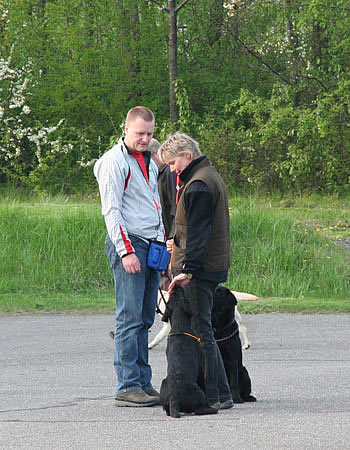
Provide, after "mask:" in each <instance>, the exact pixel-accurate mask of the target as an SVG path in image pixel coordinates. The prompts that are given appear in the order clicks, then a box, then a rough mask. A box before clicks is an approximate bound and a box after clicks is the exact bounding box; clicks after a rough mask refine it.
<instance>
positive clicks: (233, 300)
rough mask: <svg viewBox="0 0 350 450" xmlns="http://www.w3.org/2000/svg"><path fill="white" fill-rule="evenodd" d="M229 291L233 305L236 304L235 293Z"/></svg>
mask: <svg viewBox="0 0 350 450" xmlns="http://www.w3.org/2000/svg"><path fill="white" fill-rule="evenodd" d="M229 292H230V294H231V298H232V302H233V305H234V306H236V305H237V303H238V302H237V298H236V296H235V294H234V293H233V292H232V291H229Z"/></svg>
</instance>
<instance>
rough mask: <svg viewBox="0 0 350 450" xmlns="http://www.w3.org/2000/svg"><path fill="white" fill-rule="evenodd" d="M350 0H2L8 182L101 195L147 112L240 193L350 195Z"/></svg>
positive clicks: (1, 158)
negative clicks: (130, 122) (109, 153)
mask: <svg viewBox="0 0 350 450" xmlns="http://www.w3.org/2000/svg"><path fill="white" fill-rule="evenodd" d="M349 30H350V7H349V2H348V0H337V1H335V2H332V3H326V2H324V0H249V1H248V0H241V1H240V0H231V1H227V2H224V1H222V0H201V1H198V0H184V1H179V2H177V3H176V1H174V0H169V1H161V0H158V1H156V0H154V1H147V0H122V1H115V0H113V1H112V0H94V1H89V0H69V1H68V0H35V1H34V0H32V1H24V0H2V1H1V3H0V39H1V45H0V186H2V187H4V186H8V185H9V184H11V185H16V186H23V187H25V188H29V189H31V190H33V191H35V192H37V193H51V194H57V193H64V194H72V193H89V192H92V191H93V192H96V183H95V180H94V179H93V175H92V165H93V162H94V161H95V160H96V158H98V157H99V156H100V155H101V154H102V153H103V152H105V151H106V150H107V149H108V148H110V146H111V145H112V144H113V142H115V141H116V139H118V137H119V136H120V135H121V134H122V125H123V120H124V118H125V115H126V113H127V111H128V109H130V108H131V107H133V106H135V105H139V104H142V105H146V106H148V107H150V108H151V109H152V110H153V111H154V113H155V116H156V122H157V126H156V130H155V137H156V138H157V139H158V140H160V141H162V140H163V139H165V138H166V136H167V134H168V133H170V132H172V131H174V130H181V131H184V132H187V133H189V134H190V135H192V136H193V137H194V138H195V139H197V140H198V141H199V143H200V146H201V148H202V150H203V152H204V153H205V154H207V155H208V156H209V157H210V158H211V159H212V161H213V163H214V164H215V165H216V167H217V168H218V169H219V171H220V173H221V174H222V176H223V177H224V179H225V181H226V183H227V185H228V186H229V187H230V189H231V190H232V191H235V190H237V191H240V190H247V189H249V188H252V189H253V190H257V191H268V192H273V191H278V192H280V193H282V194H283V193H286V192H288V193H290V192H292V193H298V194H300V193H310V192H322V193H323V192H324V193H333V194H334V193H335V194H338V195H342V194H348V193H349V192H350V120H349V118H350V117H349V103H350V33H349Z"/></svg>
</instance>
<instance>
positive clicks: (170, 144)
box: [158, 133, 202, 162]
mask: <svg viewBox="0 0 350 450" xmlns="http://www.w3.org/2000/svg"><path fill="white" fill-rule="evenodd" d="M187 152H188V153H191V156H192V159H196V158H198V157H199V156H201V155H202V152H201V151H200V148H199V144H198V142H197V141H195V140H194V139H193V138H191V137H190V136H188V135H187V134H185V133H175V134H173V135H172V136H169V137H168V139H167V140H166V141H165V142H164V143H163V144H162V145H161V146H160V149H159V151H158V154H159V156H160V158H161V160H162V161H163V162H166V161H169V160H170V159H171V158H173V157H174V156H179V155H182V154H183V153H187Z"/></svg>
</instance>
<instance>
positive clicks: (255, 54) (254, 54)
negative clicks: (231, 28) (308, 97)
mask: <svg viewBox="0 0 350 450" xmlns="http://www.w3.org/2000/svg"><path fill="white" fill-rule="evenodd" d="M230 33H231V32H230ZM231 34H232V33H231ZM233 37H234V39H236V41H237V42H238V43H239V44H241V46H242V47H243V48H244V49H245V50H246V51H247V52H248V53H250V54H251V55H252V56H254V58H256V59H257V60H258V61H259V62H260V63H261V64H263V65H264V66H265V67H267V68H268V69H269V70H270V71H271V72H272V73H274V74H275V75H277V76H278V77H279V78H281V80H283V81H284V82H285V83H287V84H289V85H291V84H292V83H291V82H290V81H289V80H288V79H287V78H285V77H284V76H283V75H281V74H280V73H279V72H277V70H275V69H274V68H273V67H272V66H270V64H268V63H267V62H266V61H264V60H263V59H262V58H261V56H259V55H258V54H257V53H255V52H254V51H253V50H251V49H250V48H249V47H248V46H247V45H246V44H245V43H244V42H243V41H242V40H241V39H240V38H239V37H235V36H233Z"/></svg>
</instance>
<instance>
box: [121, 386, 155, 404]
mask: <svg viewBox="0 0 350 450" xmlns="http://www.w3.org/2000/svg"><path fill="white" fill-rule="evenodd" d="M115 404H116V406H154V405H158V404H159V397H158V398H157V397H151V396H150V395H148V394H146V392H144V391H143V390H142V389H137V390H136V391H127V392H123V393H121V394H116V396H115Z"/></svg>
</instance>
